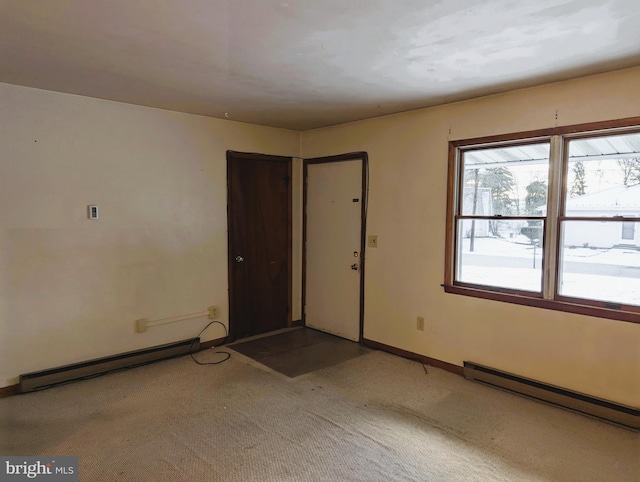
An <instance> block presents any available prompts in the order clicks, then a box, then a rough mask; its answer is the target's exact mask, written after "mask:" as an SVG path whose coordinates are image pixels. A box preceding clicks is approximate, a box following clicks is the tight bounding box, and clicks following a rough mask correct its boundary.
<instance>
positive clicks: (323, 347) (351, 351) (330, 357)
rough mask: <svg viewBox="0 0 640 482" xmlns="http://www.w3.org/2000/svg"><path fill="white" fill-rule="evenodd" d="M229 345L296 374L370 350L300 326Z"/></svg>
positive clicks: (290, 374)
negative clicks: (295, 328)
mask: <svg viewBox="0 0 640 482" xmlns="http://www.w3.org/2000/svg"><path fill="white" fill-rule="evenodd" d="M228 348H231V349H232V350H235V351H237V352H238V353H242V354H243V355H245V356H248V357H249V358H252V359H254V360H256V361H257V362H260V363H262V364H263V365H266V366H268V367H269V368H271V369H272V370H276V371H278V372H280V373H282V374H284V375H286V376H288V377H291V378H295V377H297V376H300V375H304V374H305V373H311V372H314V371H316V370H320V369H322V368H326V367H329V366H332V365H336V364H338V363H341V362H343V361H347V360H351V359H352V358H356V357H359V356H361V355H365V354H367V353H370V352H371V350H369V349H368V348H364V347H362V346H360V345H358V344H357V343H355V342H353V341H349V340H345V339H343V338H339V337H337V336H333V335H329V334H327V333H323V332H321V331H317V330H312V329H310V328H300V329H297V330H291V331H287V332H284V333H279V334H277V335H271V336H265V337H263V338H258V339H255V340H250V341H245V342H242V341H241V342H238V343H235V344H233V345H229V347H228Z"/></svg>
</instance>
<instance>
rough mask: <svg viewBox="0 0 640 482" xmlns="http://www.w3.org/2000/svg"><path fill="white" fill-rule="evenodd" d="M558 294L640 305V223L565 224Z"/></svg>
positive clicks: (586, 222) (592, 222)
mask: <svg viewBox="0 0 640 482" xmlns="http://www.w3.org/2000/svg"><path fill="white" fill-rule="evenodd" d="M630 225H632V226H633V228H632V229H631V228H630V227H629V226H630ZM631 232H633V234H634V238H633V239H629V236H628V235H629V233H631ZM558 293H559V294H561V295H565V296H572V297H577V298H586V299H590V300H599V301H609V302H613V303H624V304H630V305H640V223H628V222H619V221H618V222H616V221H602V222H598V221H565V222H563V223H562V243H561V249H560V282H559V285H558Z"/></svg>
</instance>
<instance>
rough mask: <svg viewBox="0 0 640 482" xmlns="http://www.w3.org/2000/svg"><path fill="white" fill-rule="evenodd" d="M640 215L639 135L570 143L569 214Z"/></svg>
mask: <svg viewBox="0 0 640 482" xmlns="http://www.w3.org/2000/svg"><path fill="white" fill-rule="evenodd" d="M638 213H640V133H635V134H625V135H616V136H607V137H591V138H589V139H576V140H573V141H570V142H569V165H568V170H567V193H566V215H567V216H584V217H613V216H637V215H638Z"/></svg>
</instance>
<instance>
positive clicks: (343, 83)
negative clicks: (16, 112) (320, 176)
mask: <svg viewBox="0 0 640 482" xmlns="http://www.w3.org/2000/svg"><path fill="white" fill-rule="evenodd" d="M639 25H640V1H638V0H535V1H533V0H532V1H525V0H445V1H433V0H145V1H142V0H140V1H131V0H109V1H105V0H50V1H48V0H0V82H6V83H11V84H19V85H25V86H31V87H37V88H42V89H48V90H54V91H60V92H68V93H74V94H80V95H86V96H91V97H98V98H103V99H111V100H116V101H121V102H128V103H132V104H140V105H147V106H154V107H160V108H163V109H170V110H176V111H183V112H191V113H195V114H202V115H207V116H212V117H220V118H225V117H228V118H230V119H233V120H237V121H242V122H251V123H255V124H264V125H271V126H277V127H286V128H291V129H297V130H305V129H310V128H314V127H321V126H326V125H332V124H339V123H343V122H348V121H352V120H357V119H363V118H367V117H375V116H378V115H383V114H389V113H394V112H400V111H405V110H410V109H416V108H420V107H427V106H431V105H437V104H442V103H445V102H452V101H457V100H462V99H467V98H471V97H477V96H480V95H486V94H491V93H496V92H501V91H505V90H510V89H513V88H517V87H525V86H531V85H536V84H540V83H544V82H549V81H555V80H562V79H568V78H572V77H578V76H582V75H588V74H593V73H598V72H604V71H608V70H615V69H619V68H625V67H631V66H637V65H640V28H639V27H638V26H639Z"/></svg>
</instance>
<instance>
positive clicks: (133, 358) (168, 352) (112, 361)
mask: <svg viewBox="0 0 640 482" xmlns="http://www.w3.org/2000/svg"><path fill="white" fill-rule="evenodd" d="M199 349H200V338H192V339H190V340H183V341H179V342H176V343H168V344H166V345H158V346H154V347H151V348H145V349H143V350H136V351H130V352H126V353H121V354H119V355H113V356H108V357H104V358H96V359H94V360H89V361H85V362H81V363H74V364H72V365H65V366H61V367H57V368H51V369H48V370H43V371H39V372H32V373H26V374H24V375H20V383H19V386H20V392H21V393H25V392H31V391H34V390H40V389H43V388H47V387H50V386H53V385H58V384H60V383H65V382H69V381H72V380H78V379H83V378H88V377H93V376H97V375H102V374H105V373H108V372H113V371H116V370H122V369H124V368H133V367H136V366H140V365H146V364H148V363H153V362H155V361H159V360H165V359H167V358H174V357H178V356H182V355H188V354H189V352H190V350H191V351H192V352H196V351H198V350H199Z"/></svg>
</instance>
